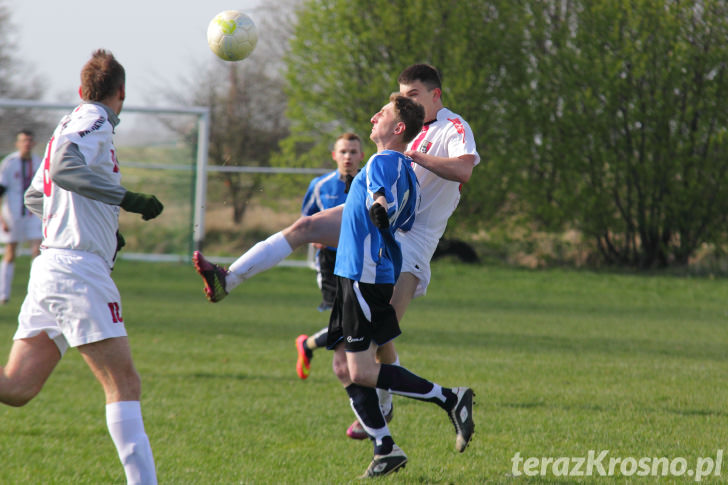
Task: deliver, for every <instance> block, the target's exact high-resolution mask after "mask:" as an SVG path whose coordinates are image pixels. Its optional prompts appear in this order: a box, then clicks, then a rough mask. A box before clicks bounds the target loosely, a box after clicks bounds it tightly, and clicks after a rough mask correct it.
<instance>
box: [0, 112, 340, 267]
mask: <svg viewBox="0 0 728 485" xmlns="http://www.w3.org/2000/svg"><path fill="white" fill-rule="evenodd" d="M76 106H77V104H70V103H52V102H45V101H38V100H29V99H7V98H0V108H15V109H38V110H49V111H66V112H67V111H70V110H72V109H74V108H75V107H76ZM124 113H140V114H149V115H188V116H194V117H196V118H197V150H196V153H195V166H194V167H192V166H190V165H182V164H177V165H174V164H172V165H170V164H155V163H152V162H148V161H139V162H129V161H125V162H124V163H123V165H124V166H128V167H133V168H141V169H148V170H175V171H180V172H190V171H194V200H193V203H192V213H193V214H192V219H193V220H192V231H191V233H192V234H191V237H192V241H191V246H192V248H193V249H194V250H199V249H200V248H202V246H203V244H204V241H205V210H206V206H207V181H208V175H209V174H210V173H215V172H237V173H266V174H309V175H321V174H323V173H326V172H328V171H330V169H321V168H292V167H291V168H286V167H258V166H208V151H209V144H210V123H211V120H210V108H208V107H206V106H190V107H149V106H125V107H124ZM120 257H122V258H124V259H141V260H148V261H181V262H189V261H190V260H191V254H185V255H180V254H146V253H128V252H122V253H121V254H120ZM210 259H212V260H214V261H215V262H222V263H226V262H231V261H230V258H215V257H212V258H210ZM283 264H284V265H290V266H309V267H311V266H313V252H312V250H311V249H310V248H309V252H308V257H307V260H306V261H305V262H303V261H285V262H284V263H283Z"/></svg>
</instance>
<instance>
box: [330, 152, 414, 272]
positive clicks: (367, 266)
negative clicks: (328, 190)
mask: <svg viewBox="0 0 728 485" xmlns="http://www.w3.org/2000/svg"><path fill="white" fill-rule="evenodd" d="M411 164H412V159H411V158H409V157H406V156H404V155H403V154H401V153H400V152H396V151H392V150H384V151H382V152H379V153H375V154H374V155H372V157H371V158H370V159H369V161H368V162H367V164H366V166H365V167H364V169H363V170H362V171H360V172H359V173H358V174H357V176H356V177H354V180H353V181H352V183H351V187H350V188H349V195H348V197H347V199H346V204H345V205H344V213H343V215H342V220H341V233H340V235H339V246H338V252H337V255H336V266H335V268H334V273H335V274H337V275H338V276H343V277H345V278H349V279H351V280H355V281H361V282H362V283H391V284H394V283H395V282H396V281H397V277H398V276H399V271H400V268H401V266H402V255H401V249H400V247H399V243H398V242H397V241H396V240H395V239H394V233H395V231H397V230H398V229H399V230H401V231H408V230H409V229H410V227H412V223H413V222H414V218H415V211H416V209H417V206H418V204H419V188H418V185H417V177H416V176H415V173H414V171H413V170H412V166H411ZM380 191H381V192H383V194H384V197H385V198H386V199H387V214H388V216H389V229H387V230H386V231H385V233H384V234H382V232H380V230H379V229H378V228H377V227H376V226H375V225H374V223H373V222H372V221H371V219H369V208H370V207H371V206H372V204H373V203H374V194H376V193H377V192H380Z"/></svg>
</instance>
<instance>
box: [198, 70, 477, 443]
mask: <svg viewBox="0 0 728 485" xmlns="http://www.w3.org/2000/svg"><path fill="white" fill-rule="evenodd" d="M397 81H398V83H399V90H400V93H402V94H403V95H404V96H406V97H408V98H411V99H414V100H415V101H417V102H419V103H420V104H421V105H422V106H423V107H424V109H425V125H424V126H423V128H422V131H421V132H420V134H418V135H417V136H416V137H415V139H414V140H413V141H412V142H410V144H409V145H408V150H407V151H405V155H408V156H410V157H411V158H412V159H413V161H414V164H415V165H414V167H413V168H414V171H415V173H416V174H417V178H418V180H419V182H420V194H421V199H422V207H421V208H420V210H419V211H418V213H417V217H416V219H415V223H414V226H413V227H412V229H411V230H410V231H409V233H407V235H406V236H404V237H402V235H403V234H404V233H397V239H398V240H399V241H401V243H402V253H403V264H402V273H401V274H400V277H399V279H398V280H397V283H396V285H395V287H394V294H393V296H392V305H393V306H394V308H395V310H396V311H397V317H398V319H399V321H400V322H401V321H402V318H403V317H404V314H405V312H406V310H407V307H408V306H409V303H410V301H412V299H413V298H414V297H415V296H419V295H423V294H424V293H425V291H426V289H427V286H428V284H429V282H430V259H431V258H432V254H433V253H434V251H435V249H436V247H437V241H438V240H439V239H440V237H441V236H442V234H443V232H444V230H445V226H446V225H447V219H448V218H449V217H450V215H451V214H452V212H453V211H454V210H455V207H456V206H457V203H458V202H459V200H460V186H461V184H464V183H466V182H467V181H468V180H470V176H471V175H472V172H473V168H474V167H475V165H477V164H478V163H479V162H480V156H479V155H478V152H477V150H476V147H475V139H474V137H473V133H472V130H471V129H470V126H469V125H468V124H467V122H466V121H465V120H464V119H463V118H462V117H461V116H459V115H457V114H455V113H453V112H452V111H450V110H448V109H447V108H445V107H444V105H443V103H442V82H441V78H440V73H439V72H438V70H437V69H436V68H435V67H433V66H430V65H428V64H414V65H412V66H409V67H407V68H406V69H404V70H403V71H402V72H401V73H400V75H399V77H398V79H397ZM413 148H416V149H413ZM340 226H341V208H340V207H335V208H333V209H329V210H326V211H323V212H319V213H318V214H315V215H313V216H310V217H302V218H300V219H298V220H297V221H296V222H294V223H293V224H292V225H290V226H288V227H287V228H285V229H283V230H282V231H280V232H277V233H276V234H273V235H272V236H270V237H269V238H268V239H266V240H264V241H261V242H259V243H257V244H256V245H254V246H253V247H252V248H250V249H249V250H248V251H247V252H246V253H244V254H243V255H242V256H240V258H238V259H237V260H236V261H235V262H234V263H233V264H232V265H231V266H230V268H228V269H227V270H226V269H224V268H222V267H220V266H217V265H214V264H212V263H210V262H208V261H207V260H205V258H204V256H203V255H202V254H201V253H199V252H196V253H195V254H194V255H193V260H194V262H195V268H196V270H197V272H198V273H199V274H200V275H201V276H202V277H203V280H204V284H205V288H204V290H205V294H206V295H207V298H208V299H209V300H210V301H212V302H217V301H220V300H222V299H223V298H224V297H225V296H226V295H227V294H228V292H230V291H232V290H233V289H234V288H235V287H237V286H238V285H239V284H240V283H242V282H243V281H245V280H247V279H249V278H251V277H252V276H254V275H256V274H258V273H260V272H261V271H265V270H267V269H269V268H271V267H273V266H275V265H276V264H277V263H278V262H280V261H281V260H283V259H284V258H286V257H287V256H288V255H289V254H291V252H292V251H293V250H294V249H295V248H297V247H300V246H301V245H303V244H306V243H309V242H320V243H323V244H327V245H330V246H333V245H336V243H337V241H338V236H339V229H340ZM378 359H379V361H380V362H382V363H398V361H399V360H398V358H397V353H396V350H395V348H394V344H393V343H388V344H386V345H383V346H381V347H379V350H378ZM380 399H381V400H382V406H383V411H384V414H385V415H388V414H389V411H390V410H391V396H388V395H387V393H380ZM347 435H348V436H350V437H352V438H355V439H364V438H365V437H366V436H367V435H366V433H365V432H364V431H363V429H362V428H361V426H359V425H358V424H357V423H356V422H355V423H353V424H352V425H351V426H350V427H349V429H348V430H347Z"/></svg>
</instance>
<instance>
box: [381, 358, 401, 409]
mask: <svg viewBox="0 0 728 485" xmlns="http://www.w3.org/2000/svg"><path fill="white" fill-rule="evenodd" d="M391 365H399V355H397V359H396V360H395V361H394V362H393V363H392V364H391ZM377 397H379V408H380V409H381V410H382V415H383V416H386V415H387V414H389V413H390V412H391V411H392V393H391V392H389V391H387V390H386V389H379V388H377Z"/></svg>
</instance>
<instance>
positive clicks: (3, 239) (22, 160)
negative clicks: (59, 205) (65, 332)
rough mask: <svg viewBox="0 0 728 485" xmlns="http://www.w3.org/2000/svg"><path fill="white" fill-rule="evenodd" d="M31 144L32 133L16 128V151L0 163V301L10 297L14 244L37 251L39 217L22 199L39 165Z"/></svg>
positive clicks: (32, 254) (32, 142) (13, 266)
mask: <svg viewBox="0 0 728 485" xmlns="http://www.w3.org/2000/svg"><path fill="white" fill-rule="evenodd" d="M34 146H35V140H34V138H33V132H32V131H30V130H20V131H19V132H18V133H17V135H16V137H15V148H16V149H17V151H15V152H13V153H11V154H10V155H8V156H7V157H5V158H4V159H3V161H2V163H0V197H2V198H3V203H2V210H0V243H5V254H4V256H3V261H2V263H0V304H5V303H7V302H8V300H9V299H10V290H11V286H12V283H13V276H14V275H15V256H16V254H17V248H18V244H19V243H22V242H25V241H28V242H30V252H31V256H32V257H36V256H38V253H39V251H40V249H39V246H40V239H41V222H40V219H39V218H38V216H36V215H35V214H33V213H32V212H31V211H29V210H28V209H27V208H26V207H25V203H24V202H23V196H24V194H25V191H26V189H27V188H28V187H30V182H31V180H33V175H35V172H36V170H38V167H39V166H40V157H39V156H37V155H34V154H33V147H34Z"/></svg>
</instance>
